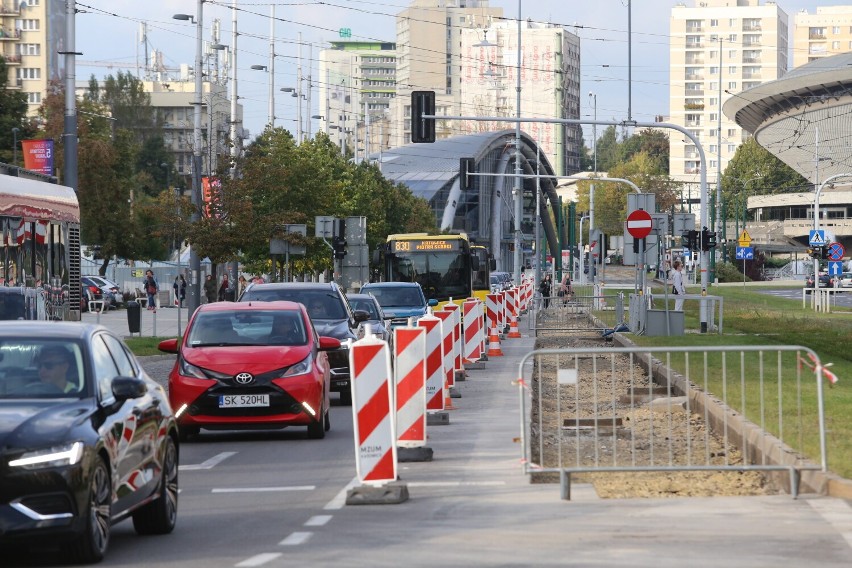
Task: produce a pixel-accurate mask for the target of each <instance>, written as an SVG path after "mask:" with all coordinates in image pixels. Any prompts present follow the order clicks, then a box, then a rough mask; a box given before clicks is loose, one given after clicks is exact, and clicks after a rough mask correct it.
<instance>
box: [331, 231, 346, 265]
mask: <svg viewBox="0 0 852 568" xmlns="http://www.w3.org/2000/svg"><path fill="white" fill-rule="evenodd" d="M331 248H333V249H334V258H336V259H337V260H342V259H343V257H345V256H346V239H345V238H343V237H337V236H335V237H333V238H332V239H331Z"/></svg>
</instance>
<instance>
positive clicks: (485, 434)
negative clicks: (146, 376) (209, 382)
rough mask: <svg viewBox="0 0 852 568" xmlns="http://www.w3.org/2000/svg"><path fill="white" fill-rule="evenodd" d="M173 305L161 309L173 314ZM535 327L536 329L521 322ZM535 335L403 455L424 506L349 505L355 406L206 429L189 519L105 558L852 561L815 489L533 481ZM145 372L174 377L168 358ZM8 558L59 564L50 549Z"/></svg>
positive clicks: (407, 476)
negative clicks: (526, 442)
mask: <svg viewBox="0 0 852 568" xmlns="http://www.w3.org/2000/svg"><path fill="white" fill-rule="evenodd" d="M161 311H162V310H161ZM521 329H522V332H524V334H526V326H525V325H522V326H521ZM532 346H533V339H532V338H530V337H527V336H526V335H525V337H524V338H522V339H515V340H509V341H507V342H504V344H503V350H504V352H505V353H506V356H505V357H503V358H501V359H496V358H495V359H492V360H491V361H489V362H487V363H486V364H485V365H484V367H483V368H482V369H479V370H471V371H469V373H468V375H469V376H468V380H466V381H464V382H460V383H458V387H459V391H460V392H461V394H462V398H460V399H453V402H454V405H455V406H457V407H458V408H457V409H456V410H453V411H451V412H450V424H449V425H446V426H434V427H430V428H429V443H428V445H429V447H431V448H432V449H433V450H434V453H435V459H434V461H432V462H425V463H402V464H400V469H399V471H400V477H401V482H402V483H405V484H407V486H408V489H409V493H410V496H411V497H410V499H409V500H408V501H406V502H404V503H402V504H397V505H366V506H364V505H362V506H351V505H348V506H347V505H345V504H344V498H345V495H346V489H347V487H350V486H352V484H354V483H355V458H354V453H355V451H354V441H353V435H352V415H351V409H350V408H349V407H343V406H337V405H335V406H334V407H333V408H332V409H331V410H332V413H331V419H332V430H331V431H330V432H329V435H328V436H327V437H326V438H325V439H324V440H308V439H307V437H306V435H305V431H304V429H303V428H298V429H297V428H293V429H289V430H283V431H276V432H241V433H204V434H203V435H202V437H201V439H200V441H196V442H192V443H188V444H184V445H182V447H181V472H180V486H181V493H180V505H179V518H178V524H177V527H176V529H175V531H174V533H173V534H171V535H168V536H156V537H139V536H137V535H136V534H135V533H134V531H133V528H132V524H131V523H130V522H127V521H125V522H124V523H121V524H119V525H117V526H116V527H115V528H114V533H113V541H112V543H111V547H110V550H109V553H108V555H107V558H106V559H105V561H104V562H103V563H102V565H103V566H123V567H140V568H141V567H148V566H158V567H182V568H184V567H189V568H196V567H197V568H202V567H204V568H209V567H219V566H222V567H226V566H228V567H230V566H264V567H283V566H288V567H289V566H294V565H305V566H307V565H311V566H348V567H349V566H355V567H360V566H364V567H367V566H370V567H376V566H379V567H381V566H388V567H391V566H392V567H397V566H401V565H405V566H430V567H431V566H566V565H571V566H625V567H626V566H630V567H633V566H650V565H654V566H662V567H666V566H673V567H674V566H677V567H681V566H685V565H688V566H714V567H715V566H720V565H722V566H726V565H727V566H744V567H750V566H755V567H756V566H761V567H762V566H805V565H808V566H811V565H816V566H825V567H834V566H837V567H840V566H844V567H846V566H849V558H850V557H852V507H850V504H849V503H848V502H846V501H843V500H840V499H835V498H827V497H821V496H816V495H804V496H801V497H800V498H799V499H798V500H794V499H792V498H791V497H790V496H788V495H777V496H761V497H720V498H672V499H625V500H602V499H599V498H597V496H596V495H595V493H594V490H593V489H592V488H591V487H590V486H583V485H578V484H574V485H573V486H572V499H573V500H572V501H562V500H560V499H559V488H558V486H556V485H530V484H529V483H528V482H527V479H526V477H525V476H524V475H523V474H522V471H521V468H520V465H519V464H520V448H519V446H518V444H517V443H516V441H515V438H516V437H517V436H518V433H519V424H518V412H519V410H518V396H517V391H516V387H514V386H513V385H512V381H513V379H514V378H516V376H517V372H518V369H517V364H518V362H519V360H520V358H521V356H522V355H523V354H524V353H526V352H528V351H529V350H531V349H532ZM143 365H144V366H145V368H146V370H147V371H148V372H149V373H150V374H152V376H154V377H157V378H160V379H162V378H163V377H164V376H165V372H167V369H168V368H169V367H170V361H169V358H167V357H154V358H146V359H144V360H143ZM0 565H14V566H17V565H24V566H56V565H62V556H61V554H59V553H58V552H57V551H55V550H51V549H49V548H44V547H43V548H40V549H39V550H37V551H28V552H26V553H23V552H22V553H20V554H19V555H17V559H15V560H13V559H10V558H5V559H3V558H0Z"/></svg>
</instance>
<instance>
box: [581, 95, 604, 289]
mask: <svg viewBox="0 0 852 568" xmlns="http://www.w3.org/2000/svg"><path fill="white" fill-rule="evenodd" d="M589 101H590V102H591V103H592V108H593V109H594V121H595V124H593V125H592V155H593V156H594V158H593V160H594V174H595V177H597V175H598V125H597V124H596V123H597V121H598V96H597V95H596V94H595V93H593V92H591V91H590V92H589ZM594 229H595V184H594V182H592V184H591V185H590V186H589V246H590V248H589V276H591V277H592V285H594V284H595V279H596V277H597V272H598V270H597V269H598V267H597V263H595V262H594V257H593V256H592V254H593V253H594V251H593V250H592V249H591V243H592V231H593V230H594ZM580 254H581V255H582V254H583V251H580ZM601 257H602V259H601V260H603V261H605V259H606V251H605V250H603V243H601Z"/></svg>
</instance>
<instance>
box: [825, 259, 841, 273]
mask: <svg viewBox="0 0 852 568" xmlns="http://www.w3.org/2000/svg"><path fill="white" fill-rule="evenodd" d="M841 274H843V262H842V261H840V260H831V261H829V262H828V275H829V276H840V275H841Z"/></svg>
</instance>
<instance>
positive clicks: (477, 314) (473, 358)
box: [462, 300, 483, 365]
mask: <svg viewBox="0 0 852 568" xmlns="http://www.w3.org/2000/svg"><path fill="white" fill-rule="evenodd" d="M462 310H463V312H464V326H463V334H462V335H463V337H464V352H463V353H464V362H465V365H471V364H473V363H475V362H477V361H479V360H480V359H481V358H482V342H483V338H482V313H481V308H480V302H478V301H477V300H467V301H466V302H465V303H464V304H463V305H462Z"/></svg>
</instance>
